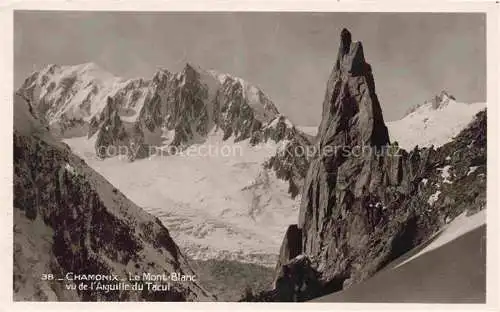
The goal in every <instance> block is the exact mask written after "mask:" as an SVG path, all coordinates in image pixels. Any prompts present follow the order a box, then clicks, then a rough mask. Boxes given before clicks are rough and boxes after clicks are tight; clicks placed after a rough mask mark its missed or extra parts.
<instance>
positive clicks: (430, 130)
mask: <svg viewBox="0 0 500 312" xmlns="http://www.w3.org/2000/svg"><path fill="white" fill-rule="evenodd" d="M485 107H486V104H485V103H470V104H469V103H462V102H457V101H456V100H455V98H454V97H453V96H451V95H449V94H448V93H447V92H445V91H442V92H441V93H440V94H439V95H437V96H436V97H435V98H434V99H433V100H431V101H426V102H424V103H423V104H421V105H417V106H415V107H413V108H412V109H411V110H410V111H409V112H408V113H407V114H406V115H405V116H404V117H403V118H402V119H400V120H396V121H392V122H387V127H388V128H389V135H390V139H391V141H393V142H394V141H397V142H398V145H399V146H400V147H401V148H403V149H406V150H411V149H413V148H414V147H415V146H417V145H418V146H419V147H430V146H431V145H434V146H435V147H439V146H441V145H443V144H445V143H447V142H449V141H451V139H452V138H453V137H455V136H456V135H457V134H458V133H459V132H460V131H461V130H462V129H464V128H465V127H466V126H467V124H469V123H470V122H471V120H472V119H473V117H474V116H475V115H476V114H477V113H478V112H479V111H481V110H482V109H484V108H485Z"/></svg>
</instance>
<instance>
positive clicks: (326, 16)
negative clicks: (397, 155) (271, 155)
mask: <svg viewBox="0 0 500 312" xmlns="http://www.w3.org/2000/svg"><path fill="white" fill-rule="evenodd" d="M485 23H486V16H485V15H484V14H482V13H476V14H472V13H460V14H458V13H291V12H281V13H262V12H258V13H251V12H250V13H164V12H140V13H139V12H134V13H133V12H83V11H82V12H77V11H74V12H69V11H61V12H48V11H47V12H43V11H38V12H37V11H16V12H15V14H14V80H15V81H14V82H15V86H16V87H17V86H19V85H20V84H21V83H22V81H23V80H24V78H25V77H26V76H27V75H28V74H29V73H31V72H32V71H33V70H37V69H40V68H41V67H43V66H45V65H47V64H53V63H54V64H60V65H73V64H80V63H84V62H94V63H96V64H98V65H99V66H100V67H102V68H103V69H106V70H108V71H110V72H112V73H113V74H115V75H117V76H122V77H126V78H133V77H145V78H151V77H152V76H153V73H154V72H155V71H156V69H157V68H166V69H168V70H170V71H179V70H181V69H182V68H183V67H184V64H185V63H186V62H190V63H193V64H197V65H199V66H200V67H202V68H205V69H214V70H217V71H220V72H225V73H229V74H232V75H234V76H238V77H241V78H243V79H245V80H247V81H248V82H250V83H252V84H254V85H256V86H258V87H259V88H261V89H262V90H263V91H264V92H265V93H266V94H268V95H269V97H270V98H271V99H272V100H273V101H274V102H275V104H276V106H277V107H278V109H279V110H280V112H282V113H283V114H285V115H287V116H289V118H290V119H291V120H292V121H293V122H295V123H296V124H299V125H317V124H319V121H320V119H321V105H322V102H323V98H324V93H325V89H326V81H327V79H328V76H329V74H330V72H331V69H332V67H333V64H334V62H335V59H336V54H337V49H338V45H339V35H340V31H341V29H342V28H344V27H346V28H348V29H349V30H350V31H351V33H352V37H353V40H355V41H362V42H363V47H364V51H365V57H366V60H367V62H368V63H370V64H371V65H372V68H373V74H374V77H375V85H376V91H377V94H378V97H379V100H380V102H381V105H382V109H383V113H384V118H385V120H386V121H389V120H394V119H399V118H401V117H402V115H403V114H404V112H405V111H406V110H407V109H408V108H409V107H410V106H413V105H416V104H419V103H422V102H424V101H425V100H427V99H430V98H431V97H432V96H433V95H435V94H437V93H439V92H440V91H441V90H443V89H445V90H447V91H449V92H450V93H451V94H453V95H454V96H455V97H456V98H457V100H459V101H463V102H484V101H486V24H485Z"/></svg>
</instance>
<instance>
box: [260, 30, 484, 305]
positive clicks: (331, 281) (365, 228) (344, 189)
mask: <svg viewBox="0 0 500 312" xmlns="http://www.w3.org/2000/svg"><path fill="white" fill-rule="evenodd" d="M340 41H341V43H340V48H339V54H338V59H337V62H336V64H335V66H334V68H333V71H332V74H331V75H330V78H329V80H328V83H327V90H326V95H325V99H324V102H323V118H322V121H321V125H320V127H319V133H318V137H317V142H316V148H317V153H316V155H315V156H314V157H313V159H312V160H311V163H310V166H309V169H308V171H307V175H306V179H305V182H304V186H303V189H302V202H301V207H300V216H299V222H298V224H297V228H296V230H294V232H295V233H300V235H295V236H300V237H298V238H296V239H297V240H298V241H290V235H288V232H287V237H286V238H285V241H284V243H283V247H282V250H281V255H280V263H278V269H277V273H276V274H277V277H276V283H275V285H276V287H275V288H274V290H273V291H271V292H269V293H267V294H262V296H261V297H262V298H267V300H271V301H273V300H275V301H276V300H277V301H279V300H282V299H283V298H288V299H287V300H300V299H297V298H311V297H314V296H319V295H321V293H322V292H323V293H328V292H333V291H337V290H340V289H342V288H346V287H349V286H350V285H352V284H354V283H358V282H360V281H363V280H365V279H367V278H369V277H371V276H372V275H373V274H374V273H376V272H377V271H379V270H380V269H381V268H383V267H384V266H385V265H387V264H388V263H389V262H391V261H392V260H394V259H396V258H397V257H399V256H401V255H402V254H404V253H405V252H407V251H409V250H411V249H412V248H414V247H415V246H417V245H418V244H420V243H422V242H424V241H425V240H427V239H428V238H429V237H430V236H431V235H433V234H434V233H435V232H436V231H438V230H439V229H440V228H441V227H442V226H443V225H444V224H445V223H446V222H449V221H450V220H451V219H453V218H454V217H456V216H457V215H459V214H460V213H462V212H463V211H470V213H473V212H474V211H477V210H480V209H483V208H485V198H486V197H485V196H486V195H485V193H486V183H485V172H486V112H482V113H480V114H478V115H477V116H476V118H475V120H474V121H473V122H472V123H471V124H470V125H469V126H468V127H467V128H466V129H464V130H463V131H462V132H461V133H460V134H459V135H458V136H457V137H456V138H455V139H454V140H453V141H452V142H450V143H448V144H446V145H444V146H442V147H440V148H438V149H437V150H436V149H434V148H432V147H431V148H423V149H419V148H418V147H417V148H415V149H413V150H412V151H410V152H407V151H404V150H399V149H398V148H397V146H391V145H390V144H389V136H388V132H387V128H386V126H385V124H384V120H383V116H382V111H381V108H380V104H379V102H378V99H377V95H376V92H375V84H374V79H373V75H372V71H371V66H370V65H369V64H367V63H366V62H365V58H364V54H363V47H362V44H361V43H360V42H352V41H351V35H350V33H349V32H348V31H347V30H346V29H344V30H343V31H342V34H341V40H340ZM293 228H294V229H295V227H293ZM297 245H300V248H297ZM297 249H299V250H301V253H302V254H301V255H299V256H296V252H295V250H297ZM293 257H295V258H293ZM297 257H298V258H300V259H303V258H304V257H305V258H307V259H310V261H309V262H307V263H303V261H302V262H301V263H303V264H302V266H307V267H308V268H309V269H307V270H311V271H314V272H316V273H315V276H316V277H315V278H312V277H310V276H309V277H308V278H307V279H305V278H304V277H301V276H303V275H300V276H294V277H289V278H288V279H290V278H292V279H299V280H301V279H302V281H301V282H294V284H296V285H302V284H303V283H302V282H305V281H306V280H307V281H308V282H306V283H305V284H304V285H303V286H301V287H299V288H296V289H295V290H294V291H295V293H294V294H292V295H290V289H288V288H287V287H285V286H280V285H283V284H282V283H279V282H278V281H279V280H280V279H283V276H282V275H283V272H289V270H288V269H287V266H289V265H290V264H292V263H296V262H297V259H298V258H297ZM287 260H288V261H289V262H288V263H287V262H286V261H287ZM304 270H305V269H304ZM304 270H303V271H304ZM318 283H319V284H320V285H321V287H320V288H318V287H317V285H316V284H318ZM307 285H312V286H310V287H309V286H307ZM308 287H309V288H308ZM285 288H286V289H285ZM284 294H286V295H284ZM280 298H281V299H280Z"/></svg>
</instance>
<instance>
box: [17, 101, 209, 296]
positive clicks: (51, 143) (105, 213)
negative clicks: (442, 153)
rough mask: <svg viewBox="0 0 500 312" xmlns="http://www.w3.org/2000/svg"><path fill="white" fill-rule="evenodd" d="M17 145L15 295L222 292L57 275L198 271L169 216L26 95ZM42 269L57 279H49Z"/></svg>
mask: <svg viewBox="0 0 500 312" xmlns="http://www.w3.org/2000/svg"><path fill="white" fill-rule="evenodd" d="M13 149H14V183H13V184H14V299H15V300H36V301H67V300H70V301H80V300H84V301H96V300H97V301H115V300H120V301H143V300H147V301H186V300H187V301H207V300H208V301H210V300H213V299H214V297H213V296H212V295H211V294H209V293H208V292H207V291H205V290H204V289H203V288H202V286H200V284H199V283H198V282H196V281H194V282H193V281H192V282H171V288H170V289H168V290H161V291H152V290H148V289H147V285H145V282H144V281H143V282H141V284H142V285H143V287H144V290H142V291H131V290H112V291H109V292H108V291H104V290H96V289H94V290H68V289H67V288H66V286H65V285H66V284H71V283H72V281H70V280H68V279H65V280H63V281H59V280H57V279H58V278H63V279H64V278H65V276H66V274H67V273H70V272H72V273H74V275H79V274H103V275H105V274H114V275H117V276H118V277H119V279H120V280H121V279H126V278H127V277H128V273H129V272H130V273H133V274H134V273H135V274H138V275H142V274H143V273H151V274H162V273H165V274H167V275H169V274H170V273H179V274H184V275H194V274H195V273H194V272H193V271H192V269H191V267H190V266H189V264H188V262H187V261H186V259H185V257H184V256H183V254H182V253H181V252H180V250H179V248H178V246H177V245H176V244H175V242H174V241H173V240H172V238H171V237H170V234H169V232H168V230H167V229H166V228H165V227H164V226H163V225H162V224H161V222H160V221H159V220H158V219H157V218H154V217H153V216H151V215H150V214H148V213H146V212H145V211H143V210H142V209H141V208H139V207H138V206H136V205H135V204H134V203H132V202H131V201H130V200H129V199H128V198H126V197H125V196H124V195H123V194H122V193H121V192H120V191H118V190H117V189H116V188H114V187H113V186H112V185H111V184H110V183H108V182H107V181H106V180H105V179H104V178H103V177H102V176H100V175H99V174H97V173H96V172H95V171H93V170H92V169H91V168H89V167H88V166H87V165H86V163H85V162H84V161H83V160H81V159H80V158H78V157H77V156H75V155H74V154H72V152H71V151H70V149H69V147H68V146H66V145H65V144H64V143H61V142H59V141H58V140H56V139H54V138H53V137H52V135H51V134H50V133H49V132H48V131H47V127H45V126H44V125H43V122H42V121H41V120H39V119H38V118H37V117H36V116H35V114H34V113H33V109H32V107H31V105H30V104H29V103H28V102H26V101H25V99H24V98H22V97H21V96H19V95H15V97H14V148H13ZM42 274H53V276H54V277H55V278H56V279H54V280H43V279H42ZM82 282H83V284H86V285H87V286H88V287H90V285H91V283H92V282H91V281H89V280H83V281H82ZM124 282H128V281H124ZM75 283H76V284H78V283H79V282H75ZM103 283H104V284H109V285H110V284H113V285H116V284H118V283H119V282H118V281H113V282H103ZM96 287H97V286H96Z"/></svg>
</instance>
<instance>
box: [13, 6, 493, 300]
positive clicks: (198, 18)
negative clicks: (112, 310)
mask: <svg viewBox="0 0 500 312" xmlns="http://www.w3.org/2000/svg"><path fill="white" fill-rule="evenodd" d="M487 38H488V36H487V14H486V13H485V12H361V11H360V12H332V11H324V12H320V11H312V12H304V11H300V12H297V11H226V12H225V11H216V12H212V11H183V12H180V11H102V10H24V9H23V10H14V11H13V38H12V39H13V87H14V89H13V90H12V91H11V95H12V101H11V103H10V104H8V105H11V107H12V115H13V116H11V117H9V118H13V130H12V131H13V132H12V144H11V145H12V152H11V154H12V162H13V163H12V164H11V172H12V180H11V184H10V186H9V188H10V190H11V192H12V203H8V205H7V207H6V208H5V209H6V210H7V209H9V210H10V211H11V214H10V217H9V218H11V219H12V228H9V229H7V230H8V231H9V232H11V233H12V257H13V260H12V261H13V267H12V277H10V276H7V277H5V278H6V279H8V280H12V301H13V302H96V301H99V302H101V301H113V302H144V301H155V302H174V301H176V302H177V301H187V302H239V303H245V302H246V303H248V302H252V303H258V302H268V303H272V302H281V303H284V302H288V303H290V302H297V303H305V302H310V303H374V304H376V303H414V304H429V303H431V304H457V303H461V304H486V301H487V277H488V274H490V273H489V272H490V268H489V267H488V270H487V265H486V263H487V256H488V252H489V250H487V242H488V240H489V239H490V237H488V239H487V238H486V237H487V234H486V232H487V225H486V223H487V213H488V212H489V211H490V210H491V209H497V208H498V207H496V206H495V205H493V206H492V205H491V204H490V202H489V201H488V202H487V179H488V178H489V176H488V174H487V173H488V172H491V171H489V170H488V168H489V166H490V170H491V168H492V167H491V166H492V165H490V164H492V163H491V162H490V161H493V162H494V163H495V164H496V163H497V159H494V160H493V159H487V158H488V157H487V156H488V148H489V146H488V144H487V133H488V127H490V126H491V125H490V122H493V123H495V122H494V121H492V120H489V121H488V122H487V120H488V119H489V118H490V117H492V116H490V115H489V114H490V108H491V107H492V106H493V105H495V106H496V105H497V103H492V102H491V101H490V98H488V96H487V91H488V90H487V86H488V83H487V82H488V79H489V77H488V75H487V72H488V66H490V65H491V66H493V65H495V64H487V46H488V45H489V44H490V42H487ZM495 66H497V67H498V64H496V65H495ZM6 105H7V104H6ZM495 112H496V110H495ZM4 117H5V118H7V117H8V116H4ZM494 117H495V118H496V117H497V116H494ZM496 140H497V138H493V141H496ZM493 141H491V142H493ZM492 144H493V143H492ZM493 165H494V164H493ZM497 171H498V170H497ZM497 173H498V172H493V173H492V174H497ZM488 186H489V185H488ZM488 191H492V192H493V193H495V192H496V191H495V190H494V189H488ZM488 193H489V192H488ZM489 195H490V194H488V196H489ZM10 205H12V206H10ZM10 207H12V208H10ZM488 220H491V219H488ZM494 226H496V225H494ZM491 274H496V273H491ZM490 276H492V275H490ZM167 307H168V306H166V308H167ZM305 307H312V306H309V305H306V306H305Z"/></svg>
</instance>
